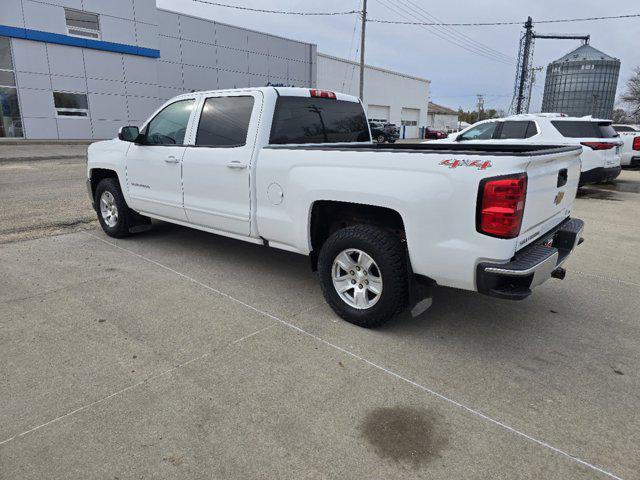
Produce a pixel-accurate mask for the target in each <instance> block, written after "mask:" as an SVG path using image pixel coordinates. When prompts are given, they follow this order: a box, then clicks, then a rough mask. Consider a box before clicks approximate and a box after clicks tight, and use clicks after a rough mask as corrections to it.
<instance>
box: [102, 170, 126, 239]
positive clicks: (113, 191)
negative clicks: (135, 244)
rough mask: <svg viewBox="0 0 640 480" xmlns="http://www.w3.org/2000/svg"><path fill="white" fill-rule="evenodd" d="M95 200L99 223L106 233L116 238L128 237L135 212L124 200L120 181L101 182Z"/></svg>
mask: <svg viewBox="0 0 640 480" xmlns="http://www.w3.org/2000/svg"><path fill="white" fill-rule="evenodd" d="M95 199H96V213H97V214H98V221H99V222H100V226H101V227H102V230H104V233H106V234H107V235H109V236H110V237H114V238H122V237H126V236H128V235H129V226H130V224H131V223H132V222H131V219H132V214H133V212H132V211H131V210H130V209H129V207H128V206H127V203H126V202H125V200H124V196H123V195H122V190H120V184H119V183H118V180H117V179H115V178H105V179H103V180H101V181H100V183H98V186H97V187H96V192H95Z"/></svg>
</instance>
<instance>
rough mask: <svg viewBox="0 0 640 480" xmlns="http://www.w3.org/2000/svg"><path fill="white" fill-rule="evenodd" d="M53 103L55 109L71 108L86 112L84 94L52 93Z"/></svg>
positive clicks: (86, 106) (85, 97)
mask: <svg viewBox="0 0 640 480" xmlns="http://www.w3.org/2000/svg"><path fill="white" fill-rule="evenodd" d="M53 103H54V105H55V107H56V108H72V109H83V110H86V109H87V108H89V107H88V105H87V96H86V95H85V94H84V93H66V92H53Z"/></svg>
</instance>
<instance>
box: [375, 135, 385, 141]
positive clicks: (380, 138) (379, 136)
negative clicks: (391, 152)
mask: <svg viewBox="0 0 640 480" xmlns="http://www.w3.org/2000/svg"><path fill="white" fill-rule="evenodd" d="M385 140H386V138H385V137H384V135H378V138H376V141H377V142H378V143H384V142H385Z"/></svg>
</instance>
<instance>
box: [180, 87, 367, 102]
mask: <svg viewBox="0 0 640 480" xmlns="http://www.w3.org/2000/svg"><path fill="white" fill-rule="evenodd" d="M255 91H261V92H273V91H275V92H276V93H277V94H278V95H279V96H283V97H311V96H318V97H326V94H327V93H328V94H333V95H335V98H336V99H337V100H342V101H347V102H356V103H358V102H360V99H359V98H358V97H355V96H353V95H347V94H346V93H341V92H334V91H331V90H321V89H316V88H302V87H277V86H268V87H249V88H225V89H221V90H201V91H194V92H191V93H188V94H187V93H185V94H184V95H185V96H188V95H193V94H216V93H223V92H224V93H231V92H233V93H242V92H247V93H248V92H255ZM312 92H316V94H315V95H312ZM180 96H181V97H182V96H183V95H180Z"/></svg>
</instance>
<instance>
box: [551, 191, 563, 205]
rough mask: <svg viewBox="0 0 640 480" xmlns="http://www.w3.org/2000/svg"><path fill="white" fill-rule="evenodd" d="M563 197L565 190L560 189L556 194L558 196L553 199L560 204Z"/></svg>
mask: <svg viewBox="0 0 640 480" xmlns="http://www.w3.org/2000/svg"><path fill="white" fill-rule="evenodd" d="M563 198H564V192H562V191H560V192H558V194H557V195H556V198H555V199H554V200H553V203H555V204H556V205H560V202H562V199H563Z"/></svg>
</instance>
